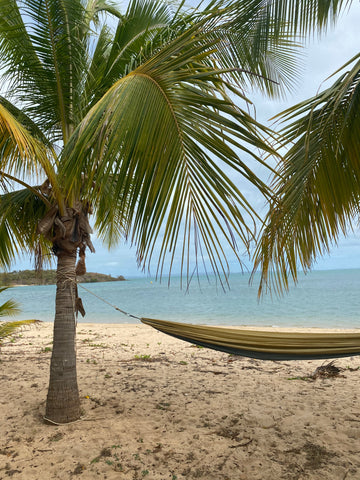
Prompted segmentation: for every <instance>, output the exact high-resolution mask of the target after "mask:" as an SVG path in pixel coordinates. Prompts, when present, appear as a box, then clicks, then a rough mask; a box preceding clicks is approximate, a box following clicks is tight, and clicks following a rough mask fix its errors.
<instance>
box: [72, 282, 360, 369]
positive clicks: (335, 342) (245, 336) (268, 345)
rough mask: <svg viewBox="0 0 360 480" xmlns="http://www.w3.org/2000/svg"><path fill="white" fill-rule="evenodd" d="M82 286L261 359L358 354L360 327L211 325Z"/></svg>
mask: <svg viewBox="0 0 360 480" xmlns="http://www.w3.org/2000/svg"><path fill="white" fill-rule="evenodd" d="M79 285H80V287H81V288H83V289H84V290H86V291H87V292H89V293H90V294H91V295H94V296H95V297H97V298H98V299H99V300H101V301H103V302H104V303H106V304H107V305H110V306H111V307H112V308H114V309H115V310H117V311H118V312H120V313H122V314H123V315H126V316H128V317H131V318H135V319H137V320H140V321H141V322H142V323H143V324H145V325H148V326H150V327H153V328H155V329H156V330H158V331H160V332H162V333H165V334H167V335H170V336H172V337H175V338H178V339H180V340H184V341H186V342H190V343H192V344H195V345H199V346H202V347H205V348H211V349H213V350H218V351H221V352H225V353H229V354H234V355H241V356H244V357H250V358H256V359H260V360H317V359H329V358H341V357H351V356H356V355H360V329H359V331H358V332H356V333H352V332H344V331H342V332H286V331H281V332H276V331H274V332H270V331H265V330H248V329H244V328H241V327H239V328H230V327H213V326H207V325H193V324H189V323H180V322H173V321H169V320H158V319H153V318H144V317H138V316H136V315H133V314H131V313H129V312H126V311H125V310H122V309H121V308H119V307H117V306H116V305H113V304H111V303H110V302H108V301H107V300H105V299H104V298H102V297H100V296H99V295H97V294H95V293H94V292H92V291H91V290H89V289H87V288H86V287H84V286H83V285H81V284H79Z"/></svg>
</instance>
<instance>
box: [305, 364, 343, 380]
mask: <svg viewBox="0 0 360 480" xmlns="http://www.w3.org/2000/svg"><path fill="white" fill-rule="evenodd" d="M342 370H343V369H342V368H339V367H337V366H336V365H335V360H333V361H332V362H329V363H326V364H322V365H321V366H320V367H317V368H316V369H315V371H314V373H313V374H312V375H310V378H312V379H313V380H316V379H317V378H333V377H338V376H339V375H340V373H341V371H342Z"/></svg>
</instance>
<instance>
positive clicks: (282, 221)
mask: <svg viewBox="0 0 360 480" xmlns="http://www.w3.org/2000/svg"><path fill="white" fill-rule="evenodd" d="M334 75H336V76H337V78H336V80H335V81H334V83H333V84H332V85H331V86H329V87H328V88H326V89H325V90H323V91H321V92H320V93H319V94H317V95H316V96H315V97H313V98H310V99H309V100H306V101H304V102H302V103H300V104H298V105H295V106H293V107H291V108H289V109H288V110H286V111H285V112H283V113H282V114H280V115H279V117H280V119H281V120H282V121H283V122H286V126H285V128H283V130H282V142H283V143H284V144H290V145H291V148H290V149H289V150H288V152H287V153H286V155H285V156H284V158H283V159H282V160H281V162H280V163H279V166H278V172H277V173H278V175H277V176H276V178H275V180H274V184H273V187H274V201H273V203H272V204H271V206H270V208H269V211H268V214H267V218H266V221H265V226H264V230H263V232H262V236H261V241H260V242H259V244H258V247H257V251H256V255H255V260H256V261H255V268H257V267H260V268H261V272H262V274H261V282H260V293H261V292H262V291H264V290H266V289H267V288H271V287H275V289H276V290H277V291H278V292H281V291H283V290H284V289H287V288H288V285H289V278H292V279H293V280H294V281H295V282H296V281H297V272H298V269H299V266H301V268H302V269H303V270H304V271H308V270H309V269H310V268H311V266H312V264H313V262H314V261H315V260H316V258H317V257H318V256H319V255H323V254H324V253H326V252H328V251H329V249H330V247H331V245H332V244H334V243H336V242H337V240H338V238H339V235H340V234H344V235H346V234H347V232H348V231H349V229H351V228H352V225H354V222H356V224H357V223H358V217H359V199H360V54H357V55H356V56H355V57H354V58H352V59H351V60H350V61H348V62H347V63H346V64H345V65H344V66H343V67H341V68H340V69H339V70H338V71H337V72H335V73H334ZM334 75H333V76H334Z"/></svg>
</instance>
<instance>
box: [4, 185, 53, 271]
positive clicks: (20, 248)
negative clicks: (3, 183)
mask: <svg viewBox="0 0 360 480" xmlns="http://www.w3.org/2000/svg"><path fill="white" fill-rule="evenodd" d="M38 190H39V192H40V188H39V189H38ZM46 211H47V205H46V204H45V203H44V202H43V201H42V200H41V198H39V196H38V195H37V194H36V193H34V192H33V191H31V190H29V189H22V190H17V191H14V192H9V193H6V194H3V195H1V196H0V265H1V266H2V267H9V266H10V265H11V263H12V262H13V261H14V259H15V258H16V257H17V256H18V255H19V254H20V252H21V253H22V254H23V255H24V254H25V253H28V254H30V255H33V256H34V255H35V256H36V255H38V254H39V253H41V255H43V256H44V259H45V260H48V259H50V257H49V256H48V255H49V253H50V246H51V245H50V243H49V242H48V241H47V240H46V239H44V238H42V237H39V235H38V232H37V226H38V223H39V221H40V220H41V219H42V218H43V217H44V216H45V213H46Z"/></svg>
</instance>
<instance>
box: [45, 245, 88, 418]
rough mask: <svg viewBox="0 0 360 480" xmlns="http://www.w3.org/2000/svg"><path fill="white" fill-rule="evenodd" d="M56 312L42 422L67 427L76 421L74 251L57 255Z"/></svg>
mask: <svg viewBox="0 0 360 480" xmlns="http://www.w3.org/2000/svg"><path fill="white" fill-rule="evenodd" d="M57 258H58V260H57V277H56V312H55V321H54V342H53V351H52V357H51V365H50V382H49V391H48V396H47V404H46V414H45V420H48V421H50V422H53V423H58V424H61V423H69V422H73V421H75V420H78V419H79V418H80V414H81V413H80V412H81V410H80V398H79V390H78V385H77V375H76V346H75V340H76V323H75V281H76V275H75V262H76V250H75V252H73V253H67V252H65V251H64V250H62V251H61V253H59V254H58V257H57Z"/></svg>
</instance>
